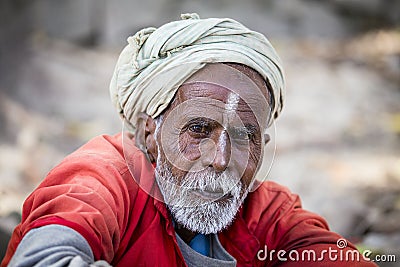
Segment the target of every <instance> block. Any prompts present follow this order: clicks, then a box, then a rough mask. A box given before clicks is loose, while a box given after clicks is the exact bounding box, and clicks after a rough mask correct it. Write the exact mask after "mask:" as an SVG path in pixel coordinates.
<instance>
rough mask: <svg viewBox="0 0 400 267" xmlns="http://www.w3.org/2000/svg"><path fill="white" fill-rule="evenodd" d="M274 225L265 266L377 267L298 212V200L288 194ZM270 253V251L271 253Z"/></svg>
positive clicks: (314, 218) (321, 224) (320, 223)
mask: <svg viewBox="0 0 400 267" xmlns="http://www.w3.org/2000/svg"><path fill="white" fill-rule="evenodd" d="M288 196H289V199H288V200H287V201H286V202H285V203H284V205H282V207H281V210H280V212H279V219H278V220H277V223H276V225H275V227H276V228H275V233H277V235H276V237H277V238H276V239H275V244H272V245H271V247H273V248H275V250H274V252H273V253H274V255H271V254H270V255H269V256H270V257H271V259H272V262H271V263H272V265H268V266H285V267H289V266H304V265H307V266H360V267H361V266H362V267H368V266H377V265H376V264H375V263H373V262H371V261H369V259H367V258H365V257H363V255H362V254H361V253H360V252H358V251H357V249H356V247H355V246H354V245H353V244H351V243H350V242H348V241H347V240H346V239H345V238H343V237H342V236H340V235H339V234H337V233H335V232H332V231H330V230H329V227H328V224H327V223H326V221H325V220H324V219H323V218H322V217H320V216H318V215H317V214H314V213H312V212H309V211H306V210H304V209H303V208H302V206H301V202H300V198H299V197H298V196H297V195H295V194H291V193H290V194H288ZM271 252H272V251H270V253H271Z"/></svg>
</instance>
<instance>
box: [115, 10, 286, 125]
mask: <svg viewBox="0 0 400 267" xmlns="http://www.w3.org/2000/svg"><path fill="white" fill-rule="evenodd" d="M182 19H183V20H180V21H173V22H170V23H167V24H164V25H162V26H161V27H159V28H158V29H156V28H145V29H143V30H141V31H139V32H137V33H136V34H135V35H134V36H131V37H129V38H128V45H127V46H126V47H125V48H124V49H123V51H122V52H121V54H120V56H119V59H118V62H117V64H116V67H115V70H114V74H113V77H112V80H111V84H110V93H111V98H112V101H113V104H114V105H115V106H116V108H117V110H118V112H119V113H120V115H121V116H122V118H123V119H126V121H128V123H129V124H130V126H131V130H132V132H134V131H135V125H136V122H137V119H138V116H139V115H140V113H141V112H144V113H146V114H148V115H150V116H151V117H153V118H155V117H157V116H158V115H160V114H161V113H162V111H163V110H164V109H165V108H166V107H167V106H168V104H169V103H170V102H171V100H172V98H173V97H174V95H175V92H176V91H177V89H178V88H179V86H180V85H182V83H183V82H184V81H185V80H186V79H188V78H189V77H190V76H191V75H192V74H193V73H195V72H196V71H197V70H199V69H201V68H202V67H203V66H204V65H205V64H207V63H217V62H234V63H241V64H244V65H247V66H249V67H251V68H253V69H255V70H256V71H257V72H259V73H260V74H261V75H262V77H263V78H264V79H266V80H268V81H269V83H270V85H271V87H272V97H273V99H274V103H275V104H274V107H273V110H272V118H276V117H277V116H278V115H279V113H280V111H281V109H282V105H283V95H284V94H283V89H284V75H283V70H282V66H281V62H280V59H279V57H278V55H277V54H276V52H275V50H274V48H273V47H272V45H271V44H270V42H269V41H268V40H267V38H266V37H265V36H264V35H262V34H260V33H258V32H255V31H252V30H249V29H248V28H246V27H245V26H243V25H242V24H240V23H239V22H237V21H235V20H233V19H229V18H208V19H200V18H199V17H198V15H197V14H184V15H182ZM271 122H272V121H271Z"/></svg>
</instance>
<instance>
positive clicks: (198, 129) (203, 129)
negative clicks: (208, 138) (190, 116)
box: [189, 124, 210, 134]
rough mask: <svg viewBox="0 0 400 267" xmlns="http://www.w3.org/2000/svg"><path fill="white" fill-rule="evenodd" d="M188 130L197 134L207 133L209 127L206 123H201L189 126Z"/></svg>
mask: <svg viewBox="0 0 400 267" xmlns="http://www.w3.org/2000/svg"><path fill="white" fill-rule="evenodd" d="M189 130H190V131H191V132H193V133H197V134H209V133H210V129H209V127H208V126H207V125H202V124H194V125H191V126H189Z"/></svg>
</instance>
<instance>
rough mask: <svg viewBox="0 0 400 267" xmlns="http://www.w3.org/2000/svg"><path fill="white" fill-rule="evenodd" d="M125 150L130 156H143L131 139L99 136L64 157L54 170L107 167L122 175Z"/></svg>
mask: <svg viewBox="0 0 400 267" xmlns="http://www.w3.org/2000/svg"><path fill="white" fill-rule="evenodd" d="M127 150H129V153H130V154H135V155H137V156H141V155H142V154H143V153H141V151H140V150H139V149H138V148H136V147H135V146H134V141H133V139H130V137H128V136H126V135H123V134H122V133H118V134H115V135H99V136H96V137H94V138H92V139H91V140H89V141H88V142H87V143H85V144H84V145H82V146H81V147H80V148H78V149H77V150H75V151H74V152H72V153H71V154H69V155H68V156H66V157H65V158H64V159H63V160H62V161H61V162H60V164H59V165H57V166H56V167H55V168H54V170H57V169H63V168H70V167H72V166H76V165H79V166H81V167H84V168H83V169H85V168H89V169H92V168H98V167H100V166H103V167H106V166H107V167H109V168H113V169H116V170H117V171H118V172H120V173H123V172H126V171H127V170H128V167H127V164H126V160H125V159H126V157H125V154H126V153H127V152H126V151H127ZM143 156H144V155H143ZM54 170H53V171H54Z"/></svg>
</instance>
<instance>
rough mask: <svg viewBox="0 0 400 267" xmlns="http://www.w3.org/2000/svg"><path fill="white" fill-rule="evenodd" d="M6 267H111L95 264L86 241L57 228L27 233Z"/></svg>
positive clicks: (64, 228)
mask: <svg viewBox="0 0 400 267" xmlns="http://www.w3.org/2000/svg"><path fill="white" fill-rule="evenodd" d="M8 266H9V267H28V266H37V267H42V266H43V267H45V266H54V267H56V266H60V267H61V266H69V267H89V266H98V267H100V266H101V267H111V265H109V264H108V263H107V262H105V261H97V262H95V261H94V257H93V253H92V250H91V249H90V246H89V244H88V243H87V241H86V240H85V239H84V238H83V237H82V236H81V235H80V234H79V233H78V232H76V231H75V230H73V229H71V228H69V227H65V226H61V225H48V226H43V227H40V228H36V229H33V230H30V231H29V232H28V233H27V234H26V235H25V237H24V238H23V239H22V240H21V242H20V244H19V246H18V248H17V250H16V251H15V253H14V256H13V257H12V259H11V261H10V263H9V265H8Z"/></svg>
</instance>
